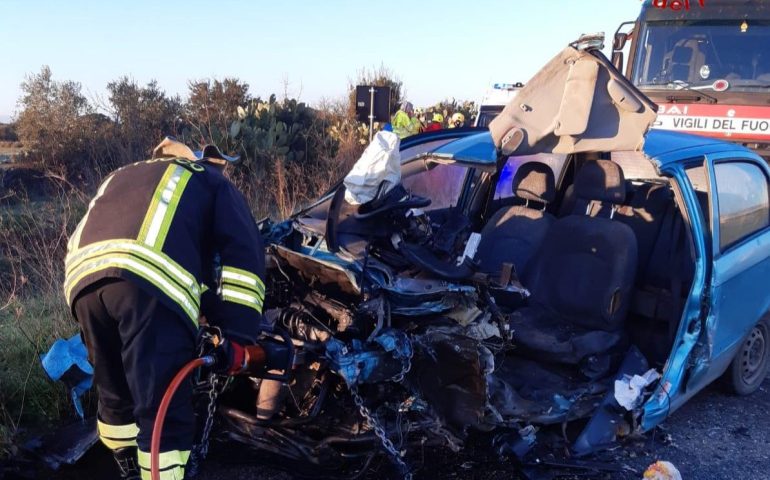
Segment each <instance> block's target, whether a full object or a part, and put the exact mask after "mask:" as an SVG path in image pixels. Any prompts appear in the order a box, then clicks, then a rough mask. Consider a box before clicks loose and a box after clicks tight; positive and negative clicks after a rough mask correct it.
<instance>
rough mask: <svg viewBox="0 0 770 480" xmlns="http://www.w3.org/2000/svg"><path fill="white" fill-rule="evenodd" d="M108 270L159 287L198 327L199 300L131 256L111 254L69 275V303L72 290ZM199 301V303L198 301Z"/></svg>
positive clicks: (163, 273)
mask: <svg viewBox="0 0 770 480" xmlns="http://www.w3.org/2000/svg"><path fill="white" fill-rule="evenodd" d="M107 268H122V269H125V270H128V271H130V272H133V273H135V274H136V275H139V276H140V277H142V278H144V279H145V280H147V281H148V282H150V283H151V284H153V285H155V286H156V287H158V288H159V289H160V290H161V291H162V292H163V293H165V294H166V295H168V297H169V298H171V299H172V300H173V301H174V302H176V303H177V304H178V305H179V306H180V307H182V309H183V310H184V311H185V313H187V315H188V316H189V317H190V320H192V322H193V323H194V324H195V325H196V327H197V325H198V312H199V310H200V307H199V304H198V302H199V300H198V299H195V298H191V297H190V296H189V295H190V293H189V292H185V291H183V290H180V289H179V288H177V286H176V285H174V284H173V283H172V281H170V280H169V279H168V277H167V276H166V274H165V272H163V271H162V270H158V269H157V268H155V267H154V266H152V265H150V264H148V263H146V262H142V261H141V260H140V259H138V258H136V257H132V256H130V255H125V254H123V255H121V254H110V255H109V256H107V257H104V258H102V259H99V260H93V261H91V262H87V263H84V264H83V265H82V266H80V267H79V268H78V269H76V270H74V271H73V272H72V273H70V274H69V275H67V278H66V280H65V293H66V296H67V299H68V301H69V302H70V303H71V302H72V298H71V295H72V289H73V288H74V287H75V285H77V284H78V282H80V281H81V280H82V279H83V278H85V277H86V276H88V275H91V274H93V273H96V272H99V271H101V270H105V269H107ZM196 300H197V301H196Z"/></svg>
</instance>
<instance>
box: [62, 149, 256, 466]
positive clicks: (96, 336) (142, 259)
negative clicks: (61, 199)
mask: <svg viewBox="0 0 770 480" xmlns="http://www.w3.org/2000/svg"><path fill="white" fill-rule="evenodd" d="M153 156H154V157H157V158H153V159H152V160H148V161H144V162H138V163H134V164H131V165H127V166H125V167H122V168H120V169H118V170H117V171H115V172H113V173H112V174H111V175H109V176H108V177H107V179H106V180H105V181H104V182H103V183H102V184H101V186H100V187H99V189H98V191H97V193H96V196H95V197H94V198H93V200H91V203H90V205H89V208H88V211H87V212H86V214H85V216H84V217H83V219H82V220H81V221H80V223H79V224H78V226H77V228H76V229H75V231H74V233H73V234H72V236H71V237H70V240H69V244H68V248H67V258H66V269H65V280H64V294H65V297H66V299H67V302H68V304H69V306H70V308H71V309H72V313H73V315H74V316H75V318H76V319H77V321H78V322H79V323H80V327H81V331H82V335H83V338H84V341H85V344H86V347H87V349H88V356H89V360H90V361H91V363H92V365H93V366H94V384H95V385H96V391H97V394H98V396H99V405H98V416H97V428H98V433H99V437H100V438H101V441H102V443H104V445H105V446H107V447H108V448H109V449H111V450H112V451H113V455H114V457H115V460H116V461H117V464H118V468H119V470H120V475H119V476H120V478H122V479H131V480H135V479H137V480H138V479H140V478H141V479H149V478H150V440H151V437H152V429H153V423H154V421H155V415H156V412H157V409H158V406H159V404H160V400H161V397H162V396H163V393H164V391H165V389H166V387H167V386H168V384H169V382H170V381H171V379H172V378H173V377H174V375H175V374H176V373H177V371H178V370H179V369H180V368H181V367H182V366H184V365H185V364H186V363H187V362H189V361H190V360H192V359H193V358H194V357H195V355H196V335H197V332H198V319H199V316H201V315H204V316H205V317H206V319H207V321H208V323H209V324H210V325H214V326H218V327H219V328H220V329H221V330H222V332H223V334H224V338H225V342H224V344H222V345H220V346H219V347H217V348H220V352H223V355H222V356H223V358H224V360H223V361H222V363H223V365H218V366H217V367H216V371H220V372H222V373H233V372H237V371H238V370H239V368H241V367H242V366H243V364H244V361H245V354H244V348H243V347H242V345H249V344H253V343H254V342H255V341H256V338H257V336H258V334H259V329H260V324H261V319H262V304H263V302H264V298H265V284H264V281H263V279H264V278H265V251H264V248H263V246H262V239H261V236H260V234H259V231H258V229H257V225H256V222H255V221H254V218H253V216H252V214H251V211H250V210H249V207H248V204H247V203H246V200H245V198H244V197H243V195H242V194H241V193H240V192H238V190H237V189H236V188H235V186H234V185H233V184H232V183H231V182H230V181H229V180H228V179H227V178H225V176H224V175H223V174H222V171H221V170H222V168H223V165H224V163H225V162H226V161H228V160H231V158H230V157H227V156H225V155H223V154H221V152H219V150H218V149H217V148H216V147H210V146H207V147H206V148H204V149H203V151H202V153H201V154H200V155H196V154H195V153H194V152H193V151H192V150H190V149H189V148H187V147H186V146H184V145H183V144H180V143H179V142H176V141H174V140H172V139H168V138H167V139H166V140H164V142H163V143H161V145H159V146H158V148H156V154H155V155H153ZM192 393H193V389H192V383H191V382H189V381H188V382H186V383H184V384H183V385H182V386H181V387H180V389H179V390H178V391H177V393H176V395H175V396H174V398H173V400H172V402H171V405H170V408H169V410H168V415H167V416H166V420H165V428H164V430H163V435H162V437H161V444H160V462H159V464H160V471H161V479H164V480H171V479H174V480H176V479H179V480H181V479H182V478H183V477H184V470H185V465H186V464H187V460H188V458H189V456H190V450H191V447H192V443H193V437H194V434H195V416H194V412H193V403H192ZM137 447H138V451H137Z"/></svg>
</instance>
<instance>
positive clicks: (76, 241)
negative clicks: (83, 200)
mask: <svg viewBox="0 0 770 480" xmlns="http://www.w3.org/2000/svg"><path fill="white" fill-rule="evenodd" d="M114 177H115V174H114V173H113V174H112V175H110V176H109V177H107V180H105V181H104V182H102V184H101V186H99V190H97V191H96V195H94V198H92V199H91V202H90V203H89V204H88V210H86V214H85V215H83V218H82V219H81V220H80V222H79V223H78V226H77V228H75V231H74V232H73V234H72V237H70V241H69V243H68V245H67V249H68V250H70V251H71V250H75V249H76V248H78V245H80V235H81V234H82V233H83V228H84V227H85V226H86V222H87V221H88V214H89V213H91V209H92V208H94V205H96V201H97V200H98V199H99V198H100V197H101V196H102V195H104V191H105V190H107V185H109V184H110V182H111V181H112V179H113V178H114Z"/></svg>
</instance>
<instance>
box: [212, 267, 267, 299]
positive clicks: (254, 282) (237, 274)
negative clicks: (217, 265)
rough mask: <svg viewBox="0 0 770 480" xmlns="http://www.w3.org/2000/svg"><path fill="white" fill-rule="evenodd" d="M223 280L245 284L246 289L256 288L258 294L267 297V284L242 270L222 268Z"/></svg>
mask: <svg viewBox="0 0 770 480" xmlns="http://www.w3.org/2000/svg"><path fill="white" fill-rule="evenodd" d="M222 279H223V280H232V282H231V283H233V284H236V285H237V284H243V286H245V287H252V288H256V290H257V293H259V294H261V295H262V296H263V297H264V296H265V284H264V283H262V280H261V279H260V278H259V277H258V276H256V275H255V274H253V273H251V272H249V271H247V270H243V269H240V268H235V267H229V266H227V265H223V266H222Z"/></svg>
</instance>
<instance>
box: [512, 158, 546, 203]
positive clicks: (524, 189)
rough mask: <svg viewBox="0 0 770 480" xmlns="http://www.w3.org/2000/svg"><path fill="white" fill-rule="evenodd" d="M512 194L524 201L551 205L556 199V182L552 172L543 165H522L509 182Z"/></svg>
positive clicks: (532, 163)
mask: <svg viewBox="0 0 770 480" xmlns="http://www.w3.org/2000/svg"><path fill="white" fill-rule="evenodd" d="M511 186H512V188H513V194H514V195H515V196H516V197H517V198H523V199H524V200H534V201H536V202H541V203H551V202H553V199H554V198H555V197H556V181H555V180H554V177H553V170H551V167H549V166H548V165H546V164H545V163H540V162H527V163H524V164H522V165H521V166H520V167H519V168H518V169H517V170H516V174H515V175H514V176H513V180H512V181H511Z"/></svg>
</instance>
